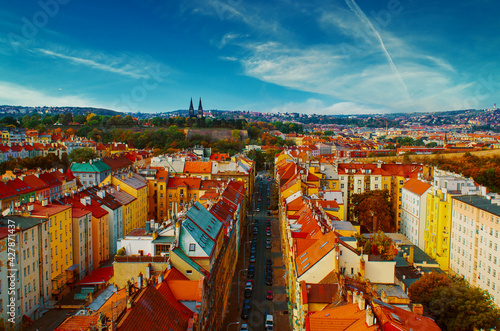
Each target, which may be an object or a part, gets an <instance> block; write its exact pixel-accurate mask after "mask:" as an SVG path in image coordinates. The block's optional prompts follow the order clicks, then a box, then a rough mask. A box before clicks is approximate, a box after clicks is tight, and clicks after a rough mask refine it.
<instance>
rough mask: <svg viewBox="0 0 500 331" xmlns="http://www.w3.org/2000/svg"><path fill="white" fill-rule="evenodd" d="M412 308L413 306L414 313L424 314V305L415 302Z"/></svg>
mask: <svg viewBox="0 0 500 331" xmlns="http://www.w3.org/2000/svg"><path fill="white" fill-rule="evenodd" d="M412 308H413V313H415V314H417V315H420V316H422V315H423V314H424V306H422V305H421V304H420V303H414V304H413V307H412Z"/></svg>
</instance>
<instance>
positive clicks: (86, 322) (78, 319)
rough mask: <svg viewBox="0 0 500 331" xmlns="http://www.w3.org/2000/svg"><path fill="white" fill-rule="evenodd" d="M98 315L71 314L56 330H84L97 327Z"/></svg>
mask: <svg viewBox="0 0 500 331" xmlns="http://www.w3.org/2000/svg"><path fill="white" fill-rule="evenodd" d="M98 319H99V316H98V315H90V316H70V317H68V318H67V319H66V320H65V321H64V322H62V323H61V325H59V326H58V327H57V328H56V329H55V331H82V330H93V329H94V328H97V321H98Z"/></svg>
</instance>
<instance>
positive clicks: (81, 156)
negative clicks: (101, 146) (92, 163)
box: [69, 148, 97, 163]
mask: <svg viewBox="0 0 500 331" xmlns="http://www.w3.org/2000/svg"><path fill="white" fill-rule="evenodd" d="M96 157H97V154H96V153H95V151H94V150H93V149H92V148H77V149H74V150H72V151H71V153H69V159H70V160H71V162H77V163H80V162H88V161H89V160H91V159H95V158H96Z"/></svg>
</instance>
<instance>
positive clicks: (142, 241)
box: [117, 236, 155, 256]
mask: <svg viewBox="0 0 500 331" xmlns="http://www.w3.org/2000/svg"><path fill="white" fill-rule="evenodd" d="M122 247H125V255H139V251H140V250H141V251H143V254H144V255H148V254H151V256H154V255H155V251H154V245H153V237H152V236H149V237H125V238H123V239H121V240H119V241H118V244H117V249H120V248H122Z"/></svg>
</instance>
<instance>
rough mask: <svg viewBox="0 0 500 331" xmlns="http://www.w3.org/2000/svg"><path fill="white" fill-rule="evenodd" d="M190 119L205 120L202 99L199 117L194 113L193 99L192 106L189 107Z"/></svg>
mask: <svg viewBox="0 0 500 331" xmlns="http://www.w3.org/2000/svg"><path fill="white" fill-rule="evenodd" d="M189 117H199V118H203V106H202V105H201V98H200V105H199V106H198V115H195V113H194V107H193V98H191V104H190V105H189Z"/></svg>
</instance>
